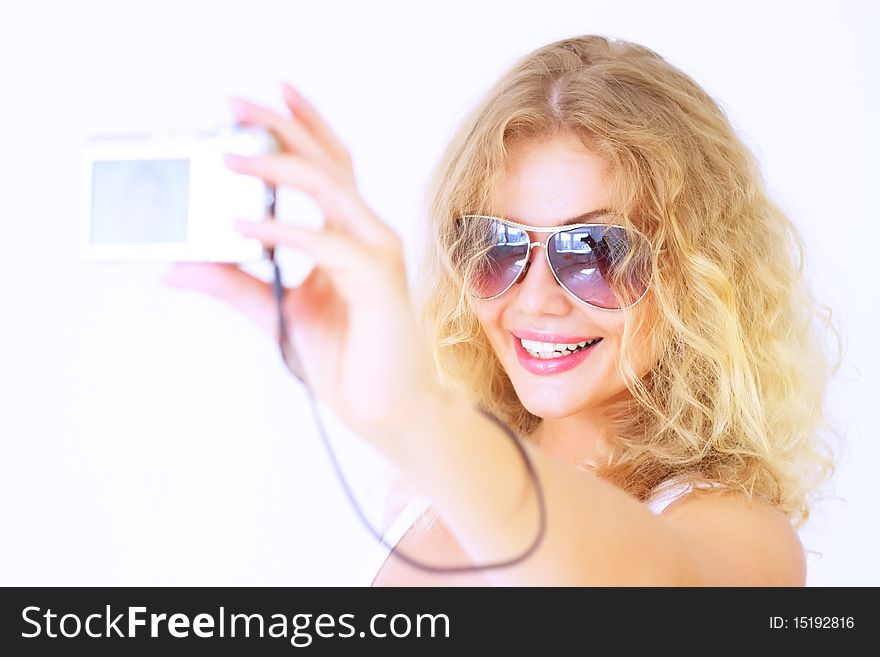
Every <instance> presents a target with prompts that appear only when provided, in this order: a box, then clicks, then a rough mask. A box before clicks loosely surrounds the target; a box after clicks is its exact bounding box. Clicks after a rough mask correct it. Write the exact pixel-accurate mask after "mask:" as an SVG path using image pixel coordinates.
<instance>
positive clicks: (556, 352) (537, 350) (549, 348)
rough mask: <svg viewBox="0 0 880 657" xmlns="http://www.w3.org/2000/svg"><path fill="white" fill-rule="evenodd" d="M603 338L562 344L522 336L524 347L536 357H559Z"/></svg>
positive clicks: (521, 340)
mask: <svg viewBox="0 0 880 657" xmlns="http://www.w3.org/2000/svg"><path fill="white" fill-rule="evenodd" d="M600 339H601V338H596V339H595V340H584V341H583V342H575V343H572V344H562V343H558V342H538V341H537V340H526V339H525V338H521V339H520V342H521V343H522V346H523V349H525V350H526V351H528V352H529V354H531V355H532V356H534V357H536V358H559V357H561V356H565V355H566V354H569V353H573V352H574V351H575V350H577V349H579V348H582V347H586V346H587V345H591V344H595V343H596V342H598V341H599V340H600Z"/></svg>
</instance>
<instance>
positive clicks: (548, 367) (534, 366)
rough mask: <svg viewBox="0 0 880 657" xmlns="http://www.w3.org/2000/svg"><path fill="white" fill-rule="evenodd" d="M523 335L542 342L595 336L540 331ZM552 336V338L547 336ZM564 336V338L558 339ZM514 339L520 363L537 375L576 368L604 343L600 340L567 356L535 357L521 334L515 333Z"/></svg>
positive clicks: (561, 341) (567, 341)
mask: <svg viewBox="0 0 880 657" xmlns="http://www.w3.org/2000/svg"><path fill="white" fill-rule="evenodd" d="M530 335H536V336H539V337H536V338H533V337H530ZM521 337H524V338H525V339H526V340H540V341H542V342H560V343H573V342H583V341H584V340H591V339H594V338H574V339H572V337H571V336H558V335H548V334H546V333H545V334H539V333H531V334H522V335H521ZM548 337H549V338H552V340H550V339H547V338H548ZM558 338H564V339H558ZM512 339H513V343H514V344H513V347H514V349H515V350H516V356H517V358H518V359H519V362H520V365H522V366H523V369H525V370H526V371H527V372H530V373H532V374H535V375H537V376H553V375H556V374H562V373H563V372H567V371H569V370H572V369H574V368H575V367H577V366H578V365H580V364H581V363H583V362H584V361H585V360H586V359H587V358H589V357H590V354H592V353H593V352H594V351H595V350H596V349H598V348H599V346H600V345H601V344H602V342H603V341H602V340H599V341H598V342H597V343H595V344H593V345H591V346H589V347H587V348H585V349H581V350H580V351H576V352H574V353H573V354H568V355H567V356H560V357H559V358H547V359H544V358H535V357H534V356H532V355H531V354H530V353H529V352H528V351H526V350H525V349H524V348H523V346H522V342H520V336H517V335H516V334H514V335H513V336H512Z"/></svg>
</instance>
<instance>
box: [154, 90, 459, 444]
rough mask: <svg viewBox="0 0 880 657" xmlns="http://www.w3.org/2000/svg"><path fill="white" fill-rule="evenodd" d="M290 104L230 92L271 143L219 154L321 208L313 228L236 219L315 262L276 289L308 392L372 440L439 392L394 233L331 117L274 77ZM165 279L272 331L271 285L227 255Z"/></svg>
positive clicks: (243, 119)
mask: <svg viewBox="0 0 880 657" xmlns="http://www.w3.org/2000/svg"><path fill="white" fill-rule="evenodd" d="M283 94H284V99H285V102H286V104H287V107H288V109H289V110H290V115H289V116H286V115H281V114H279V113H277V112H275V111H274V110H271V109H268V108H264V107H260V106H258V105H255V104H252V103H250V102H247V101H244V100H240V99H236V100H234V101H233V102H232V109H233V112H234V113H235V115H236V118H237V119H238V121H239V122H240V123H242V124H249V125H259V126H263V127H266V128H269V129H270V130H272V132H273V133H274V134H275V135H276V137H277V138H278V140H279V142H280V144H281V151H280V152H279V153H275V154H272V155H267V156H258V157H238V156H231V155H230V156H227V157H226V162H227V166H229V167H230V168H231V169H233V170H235V171H237V172H239V173H243V174H248V175H253V176H257V177H259V178H261V179H263V180H264V181H266V182H267V183H269V184H273V185H276V186H278V187H281V186H286V187H291V188H294V189H298V190H302V191H305V192H306V193H308V194H309V195H310V196H311V197H312V198H313V199H314V200H315V202H316V203H317V204H318V206H319V207H320V208H321V210H322V211H323V214H324V218H325V225H324V228H323V229H320V230H313V229H309V228H305V227H299V226H291V225H287V224H279V223H276V222H275V221H272V220H266V221H261V222H239V223H238V229H239V231H240V232H241V233H242V234H244V235H246V236H250V237H253V238H256V239H258V240H260V241H261V242H262V243H263V244H264V245H265V246H279V247H289V248H293V249H297V250H300V251H303V252H305V253H306V254H308V255H309V256H311V257H312V258H313V259H314V260H315V268H314V269H313V270H312V272H311V273H310V274H309V276H308V277H306V279H305V280H304V281H303V283H302V284H301V285H299V286H298V287H296V288H292V289H288V290H287V293H286V295H285V318H286V320H287V325H288V333H289V336H288V337H289V339H290V341H291V343H292V344H293V346H294V348H295V350H296V352H297V354H298V355H299V359H300V362H301V364H302V367H303V370H304V372H305V375H306V379H307V381H308V383H309V385H310V386H311V387H312V389H313V390H314V392H315V394H316V395H317V396H318V397H319V398H321V399H322V400H323V401H324V402H326V403H327V404H329V405H330V406H331V407H332V408H333V409H334V411H335V412H336V413H337V414H338V416H339V417H340V419H341V420H342V421H343V422H345V423H346V424H347V425H348V426H350V427H351V428H352V429H353V430H354V431H356V432H358V433H359V434H360V435H362V436H364V437H366V438H368V439H369V440H371V442H373V443H375V444H376V446H378V447H380V448H382V449H384V450H386V451H387V450H388V449H389V448H391V447H392V444H391V442H393V441H395V440H397V438H399V437H402V436H403V435H405V434H406V433H407V427H409V430H410V432H411V429H412V425H411V421H413V420H415V419H416V418H417V417H418V415H417V414H418V412H419V410H420V409H422V408H425V407H426V406H427V405H430V403H431V400H432V399H438V398H439V397H440V396H442V393H441V392H440V390H441V388H440V386H439V383H438V382H437V380H436V377H435V374H434V370H433V365H432V363H431V357H430V353H429V350H428V348H427V344H426V341H425V337H424V334H423V332H422V331H421V329H420V327H419V326H418V322H417V319H416V314H415V311H414V308H413V305H412V302H411V298H410V294H409V288H408V283H407V278H406V265H405V261H404V254H403V247H402V243H401V240H400V238H399V236H398V235H397V233H395V232H394V230H393V229H391V228H390V227H389V226H388V225H386V224H385V223H384V222H383V221H382V220H381V219H380V218H379V217H377V216H376V214H375V213H373V211H372V210H371V209H370V208H369V207H367V204H366V203H365V202H364V200H363V199H362V198H361V197H360V195H359V194H358V191H357V187H356V184H355V179H354V171H353V168H352V160H351V156H350V155H349V153H348V151H347V150H346V149H345V147H344V146H343V145H342V144H341V143H340V141H339V139H338V138H337V137H336V136H335V134H334V133H333V131H332V130H331V129H330V127H329V126H328V125H327V124H326V123H325V122H324V120H323V119H322V118H321V117H320V116H319V115H318V113H317V111H316V110H315V109H314V107H312V106H311V105H310V104H309V103H308V102H307V101H306V100H305V99H304V98H303V97H302V96H301V95H299V94H298V93H297V92H296V91H295V90H294V89H293V88H292V87H290V86H288V85H284V87H283ZM163 282H164V283H166V284H168V285H171V286H175V287H187V288H193V289H197V290H201V291H203V292H206V293H208V294H211V295H213V296H215V297H217V298H220V299H222V300H224V301H226V302H228V303H230V304H232V305H233V306H235V307H236V308H238V309H240V310H242V311H243V312H245V313H246V314H248V315H249V316H250V317H252V318H253V319H254V320H255V321H256V322H257V323H258V324H259V325H260V326H261V327H262V328H263V329H264V330H266V332H268V333H269V334H270V335H272V336H273V337H275V338H276V339H277V326H276V324H277V321H276V320H277V317H276V312H277V310H276V305H275V300H274V297H273V295H272V290H271V286H270V285H268V284H267V283H264V282H263V281H260V280H259V279H257V278H255V277H253V276H251V275H249V274H247V273H245V272H243V271H242V270H240V269H239V268H238V267H235V266H233V265H228V264H213V263H192V264H190V263H177V264H175V265H174V266H173V267H172V269H171V270H170V271H169V272H168V273H167V274H166V275H165V277H164V278H163Z"/></svg>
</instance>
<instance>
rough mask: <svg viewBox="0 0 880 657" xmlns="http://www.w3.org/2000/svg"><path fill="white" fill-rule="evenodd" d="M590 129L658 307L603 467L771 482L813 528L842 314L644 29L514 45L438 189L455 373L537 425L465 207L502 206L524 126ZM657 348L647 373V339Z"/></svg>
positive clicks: (444, 344) (430, 204) (432, 214)
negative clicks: (513, 369) (486, 319)
mask: <svg viewBox="0 0 880 657" xmlns="http://www.w3.org/2000/svg"><path fill="white" fill-rule="evenodd" d="M562 133H566V134H574V135H576V136H578V137H579V138H580V139H581V141H582V142H583V144H584V145H585V146H586V147H587V148H588V149H589V150H590V151H592V152H594V153H596V154H598V155H599V156H601V157H602V158H604V160H605V161H606V162H607V163H608V164H609V165H610V167H609V169H610V176H611V177H610V180H609V181H608V185H609V191H610V193H611V198H612V199H614V201H615V203H616V204H615V206H614V209H615V211H616V212H617V213H619V214H620V216H621V217H623V221H625V222H628V223H629V225H631V226H633V227H635V228H637V229H638V230H640V231H641V232H642V233H644V234H645V235H646V236H647V237H648V238H649V240H650V241H651V244H652V255H651V263H652V281H651V289H650V292H651V299H652V303H651V304H650V308H651V309H652V310H651V311H650V312H647V313H638V314H634V313H630V312H628V311H625V314H626V317H625V328H624V333H623V342H622V348H621V359H620V363H619V367H620V372H621V375H622V376H623V380H624V381H625V382H626V385H627V388H628V389H629V391H630V392H631V398H629V399H626V400H624V401H621V402H619V403H618V404H617V405H616V407H614V408H613V409H612V414H611V418H612V422H613V424H612V426H613V428H614V432H613V433H614V434H615V441H616V443H615V445H614V449H613V450H611V452H610V453H609V456H608V459H607V460H606V461H603V462H601V463H598V464H592V466H591V467H594V469H595V472H596V474H597V475H598V476H601V477H603V478H605V479H608V480H610V481H612V482H614V483H616V484H617V485H618V486H620V487H621V488H622V489H623V490H625V491H627V492H629V493H630V494H632V495H633V496H635V497H636V498H637V499H640V500H647V499H649V498H650V497H651V495H652V494H653V492H654V491H656V490H657V489H658V486H660V485H661V484H662V483H663V482H665V481H667V480H669V479H670V478H672V477H674V478H675V479H676V480H683V481H690V482H692V483H695V484H697V485H699V484H701V483H713V482H714V483H716V484H717V483H720V484H722V486H721V487H720V488H727V489H730V488H733V489H737V490H740V491H742V492H743V493H745V494H746V495H748V496H750V497H751V496H753V495H760V496H762V497H764V498H766V499H767V500H769V501H770V502H771V503H772V504H773V505H774V506H776V507H777V508H778V509H780V510H781V511H783V512H784V513H785V514H786V515H787V516H789V517H790V518H791V519H792V520H793V521H794V522H795V525H796V526H800V525H801V524H803V522H804V521H806V519H807V517H808V516H809V509H810V505H811V504H810V496H811V495H812V494H813V493H816V492H817V491H818V490H819V488H820V487H821V484H822V483H823V482H824V481H825V480H827V479H828V478H829V477H830V476H831V474H832V472H833V471H834V463H833V451H832V450H831V449H830V447H829V443H828V442H827V440H826V439H825V434H826V433H827V432H828V431H830V429H831V428H830V425H829V423H828V422H827V421H826V415H825V410H824V406H823V403H824V398H825V391H826V386H827V382H828V378H829V376H830V374H831V373H832V372H833V371H834V369H835V367H836V364H835V362H834V359H833V358H832V357H831V355H830V354H829V353H828V351H827V349H826V347H825V342H824V340H823V333H822V330H823V329H830V330H831V332H832V333H834V335H835V337H836V336H837V333H836V331H834V327H833V325H832V324H831V315H830V311H828V310H827V308H825V307H824V306H821V305H819V304H818V303H817V302H816V301H815V300H814V298H813V295H812V293H811V291H810V289H809V287H808V286H807V283H806V280H805V276H804V271H803V246H802V243H801V241H800V237H799V236H798V234H797V231H796V229H795V227H794V225H793V224H792V222H791V221H790V220H789V219H788V217H786V215H785V214H784V212H783V211H782V210H781V209H780V208H779V207H778V206H777V205H776V204H775V203H774V202H773V201H772V200H771V199H770V197H769V196H768V193H767V190H766V188H765V184H764V182H763V179H762V176H761V173H760V170H759V167H758V164H757V163H756V161H755V159H754V157H753V156H752V154H751V153H750V152H749V150H748V149H747V148H746V146H745V145H744V144H743V143H742V141H741V140H740V139H739V138H738V136H737V135H736V133H735V131H734V129H733V127H732V126H731V124H730V122H729V120H728V119H727V117H726V115H725V114H724V112H723V111H722V110H721V109H720V108H719V107H718V105H717V104H716V103H715V102H714V101H713V99H712V98H711V97H710V96H709V95H708V94H706V92H705V91H703V90H702V89H701V88H700V87H699V86H698V85H697V84H696V83H695V82H694V81H693V80H692V79H691V78H690V77H688V76H687V75H685V74H684V73H682V72H681V71H680V70H678V69H677V68H675V67H674V66H672V65H670V64H669V63H668V62H666V61H665V60H664V59H663V58H662V57H660V56H659V55H657V54H656V53H655V52H653V51H651V50H649V49H648V48H645V47H643V46H640V45H636V44H633V43H628V42H625V41H620V40H611V39H608V38H604V37H601V36H582V37H577V38H570V39H564V40H561V41H558V42H556V43H552V44H549V45H547V46H544V47H542V48H539V49H538V50H536V51H534V52H532V53H531V54H529V55H527V56H526V57H524V58H522V59H521V60H520V61H519V62H517V63H516V64H515V65H514V66H513V67H512V68H511V69H510V70H509V71H508V72H507V73H505V74H504V75H503V76H502V77H501V79H500V80H499V81H498V82H497V83H496V84H495V85H494V86H493V87H492V88H491V89H490V90H489V92H488V94H487V95H486V96H485V98H484V99H483V100H482V102H480V103H479V104H478V105H477V107H475V108H474V109H473V110H472V111H471V112H470V113H469V114H468V115H467V116H466V117H465V118H464V119H463V121H462V123H461V125H460V126H459V127H458V129H457V131H456V132H455V134H454V136H453V138H452V140H451V142H450V144H449V146H448V147H447V149H446V151H445V153H444V154H443V156H442V158H441V160H440V162H439V164H438V165H437V168H436V170H435V172H434V174H433V176H432V178H431V181H430V185H429V188H428V200H427V209H428V231H427V241H426V250H425V253H424V260H423V262H422V266H421V268H420V270H419V276H418V279H417V281H416V284H415V288H416V294H417V302H418V307H419V312H420V316H421V318H422V320H423V322H424V326H425V329H426V331H427V334H428V337H429V340H430V342H431V344H432V346H433V350H434V352H433V353H434V358H435V363H436V367H437V372H438V375H439V377H440V379H441V380H442V381H443V382H444V384H445V385H447V387H449V388H452V389H457V390H459V391H460V392H463V393H464V394H466V395H467V396H468V397H469V398H470V399H471V400H472V401H473V402H474V403H475V404H479V405H481V406H483V407H484V408H485V409H487V410H488V411H490V412H492V413H493V414H495V415H496V416H497V417H499V418H500V419H502V420H503V421H504V422H505V423H507V424H508V425H509V426H510V427H511V428H512V429H514V430H515V431H516V432H517V433H518V434H519V435H520V436H522V437H527V436H528V434H530V433H531V432H532V431H533V430H534V429H535V428H536V427H537V425H538V423H539V422H540V421H541V419H540V418H539V417H536V416H534V415H532V414H531V413H529V412H528V411H527V410H526V409H525V408H524V407H523V405H522V404H521V403H520V400H519V399H518V397H517V395H516V392H515V390H514V388H513V386H512V384H511V381H510V379H509V378H508V376H507V374H506V372H505V371H504V369H503V368H502V366H501V363H500V361H499V359H498V358H497V356H496V354H495V353H494V351H493V349H492V347H491V346H490V344H489V341H488V338H487V337H486V335H485V334H484V333H483V330H482V328H481V326H480V323H479V321H478V319H477V316H476V314H475V313H474V311H473V309H472V306H471V303H472V302H471V299H470V298H469V297H468V295H467V293H466V291H465V280H466V279H468V278H469V276H471V275H473V271H472V267H473V264H474V258H473V249H474V248H475V247H474V246H473V245H476V244H479V243H480V242H481V241H482V242H485V241H486V240H485V237H482V238H481V236H480V235H478V234H475V232H474V231H475V230H478V227H474V225H471V226H468V225H467V224H466V223H464V224H463V223H462V222H459V221H457V219H458V217H460V216H461V215H463V214H469V213H474V214H492V213H493V212H492V210H493V191H494V190H495V189H496V187H497V185H498V182H499V180H500V178H501V176H502V175H503V173H504V169H505V165H506V163H507V161H508V155H507V154H508V147H509V146H510V145H511V144H512V143H513V142H514V141H515V140H516V141H518V140H522V139H525V140H530V139H545V138H549V137H552V136H554V135H558V134H562ZM642 324H647V325H648V326H650V328H651V330H650V331H647V334H649V335H650V338H649V339H650V340H651V343H652V344H651V348H652V349H653V350H654V353H655V354H656V355H657V359H656V362H655V364H654V366H653V367H652V369H651V370H650V371H649V372H648V374H647V375H645V376H642V377H639V376H637V375H636V374H635V372H634V371H633V369H632V367H631V365H630V358H629V353H630V351H631V345H632V339H633V336H634V335H636V334H637V333H638V332H639V328H640V325H642Z"/></svg>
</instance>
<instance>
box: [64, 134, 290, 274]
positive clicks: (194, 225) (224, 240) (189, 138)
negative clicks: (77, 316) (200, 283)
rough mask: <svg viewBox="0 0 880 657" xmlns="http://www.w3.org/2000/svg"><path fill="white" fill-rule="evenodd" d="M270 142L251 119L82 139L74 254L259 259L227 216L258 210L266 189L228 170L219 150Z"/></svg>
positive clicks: (253, 151)
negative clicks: (201, 129) (200, 129)
mask: <svg viewBox="0 0 880 657" xmlns="http://www.w3.org/2000/svg"><path fill="white" fill-rule="evenodd" d="M277 150H278V142H277V141H276V139H275V138H274V136H273V135H272V134H271V132H269V131H267V130H265V129H263V128H259V127H254V126H228V127H224V128H220V129H218V130H215V131H213V132H207V133H178V134H169V135H165V136H147V137H95V138H92V139H89V140H88V141H87V142H86V144H85V147H84V148H83V205H82V218H81V227H82V229H81V238H80V254H81V255H82V257H84V258H86V259H89V260H119V261H209V262H237V263H246V262H253V261H256V260H260V259H261V258H262V257H263V247H262V245H261V244H260V243H259V242H257V241H256V240H253V239H247V238H245V237H243V236H242V235H241V234H240V233H238V232H237V231H236V230H235V228H234V226H233V223H234V221H235V220H236V219H260V218H262V217H264V216H265V215H266V212H267V210H268V209H269V208H270V207H271V206H272V203H273V201H274V198H273V190H272V189H271V188H269V187H267V186H266V185H265V184H264V183H263V181H262V180H260V179H259V178H256V177H254V176H248V175H244V174H239V173H236V172H235V171H232V170H231V169H230V168H229V167H227V166H226V164H225V163H224V161H223V154H224V153H234V154H236V155H246V156H249V155H261V154H267V153H271V152H274V151H277Z"/></svg>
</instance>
